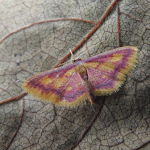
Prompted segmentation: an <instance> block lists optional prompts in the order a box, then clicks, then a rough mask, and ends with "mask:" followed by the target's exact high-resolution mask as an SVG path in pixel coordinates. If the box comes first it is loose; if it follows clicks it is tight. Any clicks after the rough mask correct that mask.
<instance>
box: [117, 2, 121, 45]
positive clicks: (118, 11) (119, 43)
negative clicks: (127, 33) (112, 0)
mask: <svg viewBox="0 0 150 150" xmlns="http://www.w3.org/2000/svg"><path fill="white" fill-rule="evenodd" d="M119 14H120V10H119V2H118V4H117V27H118V45H119V47H121V38H120V19H119Z"/></svg>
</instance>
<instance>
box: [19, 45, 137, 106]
mask: <svg viewBox="0 0 150 150" xmlns="http://www.w3.org/2000/svg"><path fill="white" fill-rule="evenodd" d="M138 51H139V50H138V49H137V48H136V47H131V46H127V47H121V48H117V49H114V50H111V51H108V52H105V53H102V54H99V55H96V56H93V57H89V58H87V59H85V60H81V59H77V60H76V61H75V62H74V63H73V64H69V65H65V66H62V67H59V68H56V69H52V70H48V71H45V72H42V73H40V74H37V75H35V76H33V77H31V78H29V79H28V80H26V81H25V82H24V83H23V85H22V88H23V89H24V90H25V91H26V92H27V93H29V94H32V95H33V96H34V97H36V98H39V99H42V100H45V101H47V102H52V103H54V104H57V105H61V106H76V105H79V104H80V103H81V102H84V101H85V100H87V99H88V100H89V101H90V102H91V104H93V103H94V100H93V96H104V95H110V94H112V93H114V92H117V91H118V90H119V88H120V87H121V85H122V84H123V83H124V81H125V77H126V75H128V74H129V72H130V71H131V70H132V69H133V68H134V67H135V64H136V63H137V58H138Z"/></svg>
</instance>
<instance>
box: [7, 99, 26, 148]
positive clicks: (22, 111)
mask: <svg viewBox="0 0 150 150" xmlns="http://www.w3.org/2000/svg"><path fill="white" fill-rule="evenodd" d="M23 113H24V98H22V113H21V118H20V122H19V125H18V127H17V130H16V131H15V133H14V135H13V137H12V138H11V140H10V142H9V144H8V145H7V147H6V149H5V150H8V148H9V146H10V144H11V143H12V141H13V139H14V138H15V136H16V134H17V132H18V130H19V128H20V126H21V123H22V118H23Z"/></svg>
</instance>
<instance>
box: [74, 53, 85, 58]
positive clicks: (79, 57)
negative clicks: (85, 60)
mask: <svg viewBox="0 0 150 150" xmlns="http://www.w3.org/2000/svg"><path fill="white" fill-rule="evenodd" d="M84 53H85V51H84V52H82V53H80V54H79V56H78V57H76V59H79V58H80V56H81V55H83V54H84ZM76 59H75V60H76Z"/></svg>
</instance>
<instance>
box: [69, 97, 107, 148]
mask: <svg viewBox="0 0 150 150" xmlns="http://www.w3.org/2000/svg"><path fill="white" fill-rule="evenodd" d="M104 101H105V97H104V98H103V100H102V102H101V104H100V107H99V109H98V111H97V112H96V114H95V116H94V118H93V119H92V121H91V122H90V124H89V125H88V126H87V128H86V129H85V131H84V132H83V134H82V136H81V137H80V139H79V140H78V141H77V143H76V144H74V145H73V146H71V147H70V148H69V149H68V150H71V149H73V148H74V147H76V146H77V145H78V144H79V143H80V142H81V141H82V139H83V138H84V136H85V134H86V133H87V132H88V130H89V129H90V128H91V126H92V124H93V123H94V121H95V120H96V118H97V117H98V115H99V113H100V112H101V110H102V107H103V104H104Z"/></svg>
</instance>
